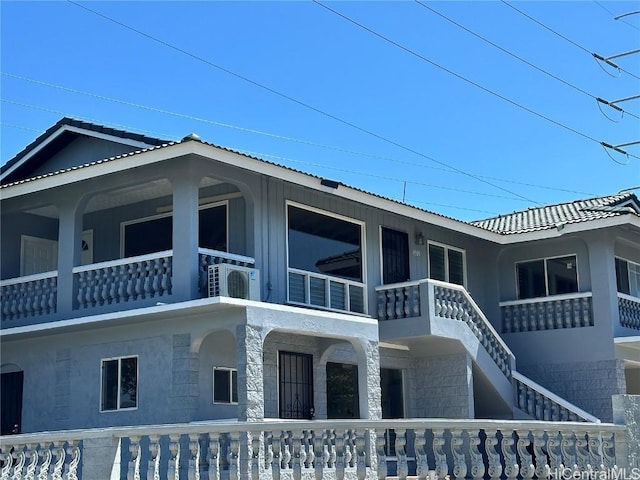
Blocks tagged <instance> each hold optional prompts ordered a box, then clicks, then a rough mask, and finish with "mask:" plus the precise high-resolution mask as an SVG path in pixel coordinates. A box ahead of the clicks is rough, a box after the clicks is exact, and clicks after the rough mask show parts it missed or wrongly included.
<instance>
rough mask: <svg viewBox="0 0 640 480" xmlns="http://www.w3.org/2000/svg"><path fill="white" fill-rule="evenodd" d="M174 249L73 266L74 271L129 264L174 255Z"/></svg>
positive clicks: (79, 271)
mask: <svg viewBox="0 0 640 480" xmlns="http://www.w3.org/2000/svg"><path fill="white" fill-rule="evenodd" d="M172 256H173V250H163V251H162V252H154V253H147V254H145V255H138V256H136V257H127V258H120V259H118V260H109V261H108V262H100V263H92V264H91V265H82V266H79V267H73V270H72V271H71V272H72V273H81V272H90V271H92V270H98V269H100V268H110V267H117V266H119V265H127V264H130V263H135V262H146V261H148V260H154V259H156V258H164V257H172Z"/></svg>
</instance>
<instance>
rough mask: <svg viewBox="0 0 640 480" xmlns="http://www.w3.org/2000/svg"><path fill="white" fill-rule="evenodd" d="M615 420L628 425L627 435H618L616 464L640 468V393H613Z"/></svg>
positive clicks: (623, 466)
mask: <svg viewBox="0 0 640 480" xmlns="http://www.w3.org/2000/svg"><path fill="white" fill-rule="evenodd" d="M611 398H612V404H613V422H614V423H615V424H617V425H625V426H626V427H627V431H626V435H616V444H615V449H616V464H617V465H618V466H619V467H621V468H628V469H638V468H640V395H613V396H612V397H611Z"/></svg>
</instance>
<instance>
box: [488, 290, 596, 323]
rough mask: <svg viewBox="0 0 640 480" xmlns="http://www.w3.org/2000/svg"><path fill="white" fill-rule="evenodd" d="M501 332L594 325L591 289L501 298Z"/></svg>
mask: <svg viewBox="0 0 640 480" xmlns="http://www.w3.org/2000/svg"><path fill="white" fill-rule="evenodd" d="M500 311H501V313H502V333H517V332H532V331H537V330H554V329H559V328H579V327H592V326H593V311H592V301H591V292H586V293H571V294H566V295H555V296H552V297H542V298H530V299H526V300H513V301H508V302H500Z"/></svg>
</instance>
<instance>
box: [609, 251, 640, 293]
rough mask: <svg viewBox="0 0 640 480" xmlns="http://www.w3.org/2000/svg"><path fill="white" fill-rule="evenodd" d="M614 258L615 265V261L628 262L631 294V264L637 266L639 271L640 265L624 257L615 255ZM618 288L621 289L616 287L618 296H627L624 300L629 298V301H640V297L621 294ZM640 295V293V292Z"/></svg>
mask: <svg viewBox="0 0 640 480" xmlns="http://www.w3.org/2000/svg"><path fill="white" fill-rule="evenodd" d="M613 258H614V263H615V260H620V261H622V262H627V281H628V282H629V292H631V271H630V269H629V264H632V265H635V267H636V269H637V270H638V271H640V263H638V262H634V261H632V260H628V259H626V258H624V257H619V256H618V255H615V256H614V257H613ZM617 279H618V272H617V271H616V281H617ZM618 288H619V286H618V285H616V291H617V292H618V295H620V294H622V295H625V297H622V298H627V297H629V298H628V300H635V301H640V298H639V297H636V296H634V295H631V294H630V293H624V292H621V291H619V290H618ZM639 294H640V292H639Z"/></svg>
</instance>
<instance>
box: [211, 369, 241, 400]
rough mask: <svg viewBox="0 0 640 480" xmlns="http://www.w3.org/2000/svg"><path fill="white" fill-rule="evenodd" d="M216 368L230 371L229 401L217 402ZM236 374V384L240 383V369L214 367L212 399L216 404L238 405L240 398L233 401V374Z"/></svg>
mask: <svg viewBox="0 0 640 480" xmlns="http://www.w3.org/2000/svg"><path fill="white" fill-rule="evenodd" d="M216 370H223V371H226V372H229V396H230V398H229V401H228V402H216ZM234 373H235V375H236V385H237V384H238V369H237V368H230V367H213V371H212V374H211V380H212V381H211V384H212V385H211V394H212V397H211V400H212V402H213V404H214V405H237V404H238V400H236V401H235V402H234V401H233V374H234ZM237 396H238V392H237V391H236V397H237Z"/></svg>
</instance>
